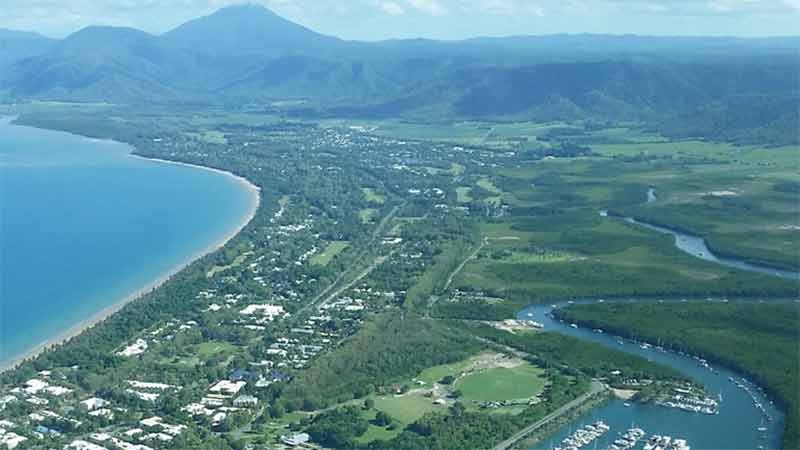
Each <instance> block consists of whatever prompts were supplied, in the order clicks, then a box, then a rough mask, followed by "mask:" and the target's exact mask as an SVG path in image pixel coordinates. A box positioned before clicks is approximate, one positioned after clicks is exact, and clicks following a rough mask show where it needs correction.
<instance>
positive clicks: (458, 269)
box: [442, 238, 489, 291]
mask: <svg viewBox="0 0 800 450" xmlns="http://www.w3.org/2000/svg"><path fill="white" fill-rule="evenodd" d="M488 243H489V238H483V239H482V240H481V244H480V245H479V246H478V247H477V248H476V249H475V250H474V251H473V252H472V253H470V254H469V256H467V257H466V258H465V259H464V261H461V264H459V265H458V267H456V270H454V271H453V272H452V273H451V274H450V276H449V277H447V282H446V283H445V284H444V289H443V290H442V291H447V290H448V289H450V285H451V284H453V279H455V277H456V275H458V274H459V273H461V271H462V270H464V267H465V266H466V265H467V263H468V262H470V261H471V260H473V259H475V258H476V257H477V256H478V253H480V252H481V250H483V248H484V247H486V244H488Z"/></svg>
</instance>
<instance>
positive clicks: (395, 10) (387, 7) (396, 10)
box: [376, 0, 406, 16]
mask: <svg viewBox="0 0 800 450" xmlns="http://www.w3.org/2000/svg"><path fill="white" fill-rule="evenodd" d="M376 3H377V4H376V6H377V7H378V9H380V10H381V11H383V12H384V13H386V14H389V15H391V16H400V15H403V14H405V13H406V10H405V9H403V7H402V6H400V5H398V4H397V3H395V2H389V1H381V0H379V1H378V2H376Z"/></svg>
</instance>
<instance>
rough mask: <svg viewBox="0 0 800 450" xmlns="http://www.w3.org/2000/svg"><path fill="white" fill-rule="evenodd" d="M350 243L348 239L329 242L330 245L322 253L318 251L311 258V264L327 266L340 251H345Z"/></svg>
mask: <svg viewBox="0 0 800 450" xmlns="http://www.w3.org/2000/svg"><path fill="white" fill-rule="evenodd" d="M349 245H350V243H349V242H347V241H333V242H329V243H328V246H327V247H326V248H325V250H323V251H322V253H318V254H316V255H314V256H313V257H312V258H311V264H316V265H318V266H327V265H328V263H330V262H331V260H332V259H333V258H335V257H336V255H338V254H339V253H341V252H343V251H344V250H345V249H346V248H347V247H348V246H349Z"/></svg>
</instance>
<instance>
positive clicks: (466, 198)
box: [456, 186, 472, 203]
mask: <svg viewBox="0 0 800 450" xmlns="http://www.w3.org/2000/svg"><path fill="white" fill-rule="evenodd" d="M471 192H472V188H471V187H466V186H462V187H458V188H456V199H457V200H458V202H459V203H469V202H471V201H472V195H470V193H471Z"/></svg>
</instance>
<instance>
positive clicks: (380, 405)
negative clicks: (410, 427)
mask: <svg viewBox="0 0 800 450" xmlns="http://www.w3.org/2000/svg"><path fill="white" fill-rule="evenodd" d="M375 408H376V409H378V410H380V411H383V412H385V413H386V414H389V415H390V416H391V417H392V418H394V419H395V420H397V421H398V422H400V423H403V424H409V423H412V422H414V421H415V420H417V419H419V418H420V417H422V416H423V415H425V414H427V413H429V412H433V411H441V410H442V409H443V408H442V407H441V406H436V405H434V404H433V400H431V399H430V398H427V397H425V396H423V395H422V394H419V393H414V394H405V395H401V396H390V397H377V398H375Z"/></svg>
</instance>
